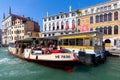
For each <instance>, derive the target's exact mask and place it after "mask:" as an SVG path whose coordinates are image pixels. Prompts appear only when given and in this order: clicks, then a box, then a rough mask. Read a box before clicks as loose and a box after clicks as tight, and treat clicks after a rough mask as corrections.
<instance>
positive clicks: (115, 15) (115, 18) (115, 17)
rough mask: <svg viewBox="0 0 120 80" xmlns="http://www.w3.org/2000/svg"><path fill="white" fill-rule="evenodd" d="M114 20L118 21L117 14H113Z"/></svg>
mask: <svg viewBox="0 0 120 80" xmlns="http://www.w3.org/2000/svg"><path fill="white" fill-rule="evenodd" d="M114 20H118V12H117V11H116V12H114Z"/></svg>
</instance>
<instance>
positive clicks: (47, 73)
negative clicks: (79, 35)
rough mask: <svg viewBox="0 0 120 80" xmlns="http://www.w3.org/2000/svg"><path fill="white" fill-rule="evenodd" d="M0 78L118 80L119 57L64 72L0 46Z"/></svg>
mask: <svg viewBox="0 0 120 80" xmlns="http://www.w3.org/2000/svg"><path fill="white" fill-rule="evenodd" d="M0 80H120V57H109V58H107V61H106V62H105V63H104V64H100V65H99V66H96V67H92V66H86V65H76V66H75V67H74V69H73V72H66V71H64V70H61V69H55V68H51V67H47V66H43V65H40V64H36V63H32V62H27V61H24V60H21V59H19V58H16V57H14V56H12V55H10V54H8V52H7V49H6V48H0Z"/></svg>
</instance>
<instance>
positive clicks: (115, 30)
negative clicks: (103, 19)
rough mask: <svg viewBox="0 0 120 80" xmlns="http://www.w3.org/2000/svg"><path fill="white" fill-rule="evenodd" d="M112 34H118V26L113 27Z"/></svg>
mask: <svg viewBox="0 0 120 80" xmlns="http://www.w3.org/2000/svg"><path fill="white" fill-rule="evenodd" d="M114 34H118V25H115V26H114Z"/></svg>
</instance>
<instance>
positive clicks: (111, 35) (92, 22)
mask: <svg viewBox="0 0 120 80" xmlns="http://www.w3.org/2000/svg"><path fill="white" fill-rule="evenodd" d="M119 5H120V0H110V1H107V2H105V3H101V4H97V5H95V6H90V7H88V8H84V9H80V11H81V13H80V14H78V16H77V21H76V24H77V31H78V32H87V31H94V30H97V31H99V32H102V33H103V34H104V37H103V41H104V42H105V46H106V49H113V48H120V6H119Z"/></svg>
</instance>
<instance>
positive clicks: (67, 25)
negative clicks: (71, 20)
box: [65, 21, 69, 30]
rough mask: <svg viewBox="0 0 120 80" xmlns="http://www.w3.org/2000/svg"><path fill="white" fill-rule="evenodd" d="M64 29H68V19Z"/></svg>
mask: <svg viewBox="0 0 120 80" xmlns="http://www.w3.org/2000/svg"><path fill="white" fill-rule="evenodd" d="M65 29H66V30H68V29H69V24H68V21H66V28H65Z"/></svg>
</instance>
